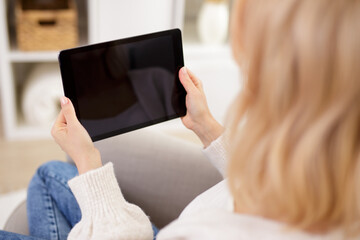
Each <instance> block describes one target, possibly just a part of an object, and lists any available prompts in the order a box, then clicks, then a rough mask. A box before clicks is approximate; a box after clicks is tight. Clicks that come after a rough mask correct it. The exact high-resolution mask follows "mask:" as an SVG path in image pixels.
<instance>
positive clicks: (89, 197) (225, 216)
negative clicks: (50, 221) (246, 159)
mask: <svg viewBox="0 0 360 240" xmlns="http://www.w3.org/2000/svg"><path fill="white" fill-rule="evenodd" d="M204 154H205V155H206V156H207V157H208V159H209V160H210V161H211V162H212V164H213V165H214V166H215V167H216V168H217V169H218V170H219V171H220V173H222V174H223V176H224V175H225V169H226V153H225V150H224V147H223V141H222V138H221V137H220V138H219V139H217V140H216V141H214V142H212V144H211V145H210V146H209V147H208V148H207V149H205V150H204ZM69 186H70V188H71V190H72V191H73V193H74V195H75V197H76V199H77V201H78V203H79V206H80V209H81V213H82V219H81V221H80V222H79V223H78V224H76V225H75V227H74V228H73V229H72V230H71V232H70V234H69V237H68V239H76V240H82V239H84V240H85V239H86V240H92V239H100V240H110V239H112V240H131V239H144V240H151V239H153V232H152V228H151V223H150V221H149V218H148V217H147V216H146V215H145V213H144V212H143V211H142V210H141V209H140V208H139V207H137V206H135V205H133V204H130V203H128V202H126V200H125V199H124V197H123V195H122V193H121V190H120V188H119V185H118V183H117V181H116V178H115V174H114V170H113V165H112V163H108V164H106V165H105V166H103V167H101V168H99V169H96V170H93V171H90V172H88V173H86V174H83V175H80V176H78V177H75V178H73V179H72V180H70V181H69ZM232 202H233V201H232V198H231V196H230V194H229V191H228V188H227V184H226V180H224V181H222V182H220V183H219V184H217V185H215V186H214V187H213V188H211V189H209V190H208V191H206V192H205V193H203V194H201V195H199V196H198V197H197V198H196V199H195V200H194V201H192V202H191V203H190V204H189V205H188V206H187V207H186V208H185V210H184V211H183V212H182V214H181V215H180V217H179V219H177V220H175V221H174V222H172V223H170V224H169V225H168V226H167V227H165V228H164V229H162V230H161V231H160V232H159V234H158V236H157V239H158V240H170V239H171V240H175V239H177V240H180V239H181V240H193V239H194V240H195V239H208V240H212V239H213V240H220V239H221V240H223V239H226V240H233V239H234V240H235V239H257V240H261V239H269V240H271V239H284V240H285V239H287V240H320V239H323V240H333V239H344V238H343V236H342V234H341V233H340V232H333V233H331V234H327V235H310V234H307V233H303V232H299V231H296V230H293V231H291V230H289V229H288V228H286V227H285V226H284V225H282V224H280V223H278V222H275V221H270V220H266V219H263V218H260V217H255V216H250V215H244V214H236V213H234V212H233V203H232ZM269 207H270V206H269ZM358 239H360V237H359V238H358Z"/></svg>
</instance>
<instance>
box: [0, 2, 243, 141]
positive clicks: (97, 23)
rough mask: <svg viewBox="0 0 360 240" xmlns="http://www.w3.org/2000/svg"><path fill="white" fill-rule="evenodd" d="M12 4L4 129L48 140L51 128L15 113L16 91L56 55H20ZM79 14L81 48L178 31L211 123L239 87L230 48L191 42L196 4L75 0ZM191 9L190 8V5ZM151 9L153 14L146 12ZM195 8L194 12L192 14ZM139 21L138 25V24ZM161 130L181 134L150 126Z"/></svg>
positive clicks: (0, 67)
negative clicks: (201, 87) (211, 115)
mask: <svg viewBox="0 0 360 240" xmlns="http://www.w3.org/2000/svg"><path fill="white" fill-rule="evenodd" d="M14 2H15V1H13V0H1V1H0V97H1V104H2V116H3V128H4V133H5V137H6V138H7V139H8V140H25V139H37V138H49V137H50V128H51V123H49V124H47V125H46V126H44V125H42V126H31V125H28V124H27V123H26V122H25V121H24V118H23V115H22V113H21V111H20V109H21V107H20V103H21V101H20V100H21V99H20V97H21V91H22V87H23V85H24V83H25V81H26V77H27V75H28V72H29V69H31V68H32V67H33V66H34V65H36V64H42V63H57V56H58V51H49V52H22V51H20V50H18V49H17V47H16V41H15V26H14V16H13V13H12V7H13V5H12V4H13V3H14ZM76 2H77V5H78V10H79V34H80V45H84V44H90V43H96V42H101V41H108V40H112V39H118V38H122V37H128V36H132V35H138V34H144V33H147V32H153V31H159V30H165V29H169V28H175V27H178V28H181V29H183V25H184V32H183V39H184V56H185V64H186V65H187V66H188V67H189V68H190V69H191V70H192V71H193V72H195V73H196V74H197V75H198V76H199V77H200V78H201V79H202V80H203V82H204V88H205V91H206V93H207V96H208V103H209V106H210V108H211V110H212V111H213V113H214V115H215V117H216V118H218V119H219V120H220V121H221V120H223V117H224V115H225V110H226V108H227V106H228V105H229V103H230V101H231V99H232V98H233V96H234V95H235V93H236V92H237V89H238V87H239V80H238V79H239V74H238V70H237V66H236V65H235V63H234V62H233V61H232V57H231V51H230V48H229V45H228V44H226V45H224V46H217V47H214V46H204V45H202V44H201V43H199V41H198V40H197V38H196V28H195V27H194V18H193V17H188V16H187V13H186V12H185V5H187V8H186V9H191V11H195V12H196V11H198V7H199V5H200V4H201V2H202V1H201V0H157V2H156V7H155V8H154V6H153V5H154V2H153V1H148V0H132V1H119V0H76ZM189 5H191V6H189ZM150 7H152V8H151V9H152V11H149V8H150ZM194 9H195V10H194ZM139 16H141V20H139ZM154 128H157V129H161V130H164V131H170V132H173V131H183V130H184V128H183V127H182V126H181V123H180V121H179V120H173V121H170V122H168V123H165V124H160V125H156V126H154Z"/></svg>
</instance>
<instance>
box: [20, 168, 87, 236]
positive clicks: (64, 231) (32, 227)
mask: <svg viewBox="0 0 360 240" xmlns="http://www.w3.org/2000/svg"><path fill="white" fill-rule="evenodd" d="M77 174H78V172H77V169H76V167H75V166H74V165H71V164H69V163H65V162H60V161H51V162H48V163H45V164H43V165H42V166H40V167H39V169H38V170H37V172H36V174H35V175H34V177H33V178H32V180H31V182H30V184H29V188H28V197H27V215H28V222H29V232H30V235H31V236H34V237H38V238H43V239H66V238H67V235H68V234H69V232H70V230H71V228H72V227H73V226H74V225H75V224H76V223H77V222H79V221H80V219H81V212H80V209H79V205H78V204H77V201H76V199H75V197H74V195H73V194H72V192H71V190H70V188H69V186H68V184H67V182H68V181H69V180H70V179H72V178H73V177H75V176H76V175H77Z"/></svg>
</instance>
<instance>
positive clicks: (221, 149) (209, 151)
mask: <svg viewBox="0 0 360 240" xmlns="http://www.w3.org/2000/svg"><path fill="white" fill-rule="evenodd" d="M202 151H203V153H204V154H205V156H206V157H207V158H208V159H209V160H210V162H211V163H212V164H213V165H214V167H215V168H217V169H218V171H219V172H220V173H221V175H222V176H223V177H225V175H226V167H227V152H226V142H225V137H224V135H221V136H220V137H218V138H217V139H216V140H215V141H213V142H211V144H210V145H209V146H208V147H207V148H205V149H203V150H202Z"/></svg>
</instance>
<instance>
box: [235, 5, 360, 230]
mask: <svg viewBox="0 0 360 240" xmlns="http://www.w3.org/2000/svg"><path fill="white" fill-rule="evenodd" d="M231 33H232V34H231V42H232V48H233V54H234V57H235V59H236V60H237V62H238V63H239V65H240V67H241V69H242V72H243V75H244V81H243V85H242V90H241V91H240V93H239V95H238V96H237V98H236V100H235V102H234V104H233V106H232V107H231V110H230V111H229V112H230V113H229V119H228V129H229V130H230V131H229V140H230V149H229V152H230V154H229V156H230V162H229V166H228V177H229V184H230V189H231V192H232V194H233V196H234V199H235V205H236V208H238V209H240V210H241V209H243V210H245V211H246V212H248V213H252V214H256V215H260V216H263V217H266V218H271V219H276V220H278V221H281V222H284V223H286V224H287V225H288V226H292V227H294V228H296V229H300V230H304V231H308V232H318V231H320V232H327V231H331V230H335V229H341V230H345V232H346V233H350V232H351V233H352V234H357V233H358V232H359V231H358V230H359V229H360V227H359V225H357V224H358V223H359V221H360V1H359V0H238V1H236V2H235V4H234V11H233V17H232V26H231ZM356 225H357V227H355V226H356Z"/></svg>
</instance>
